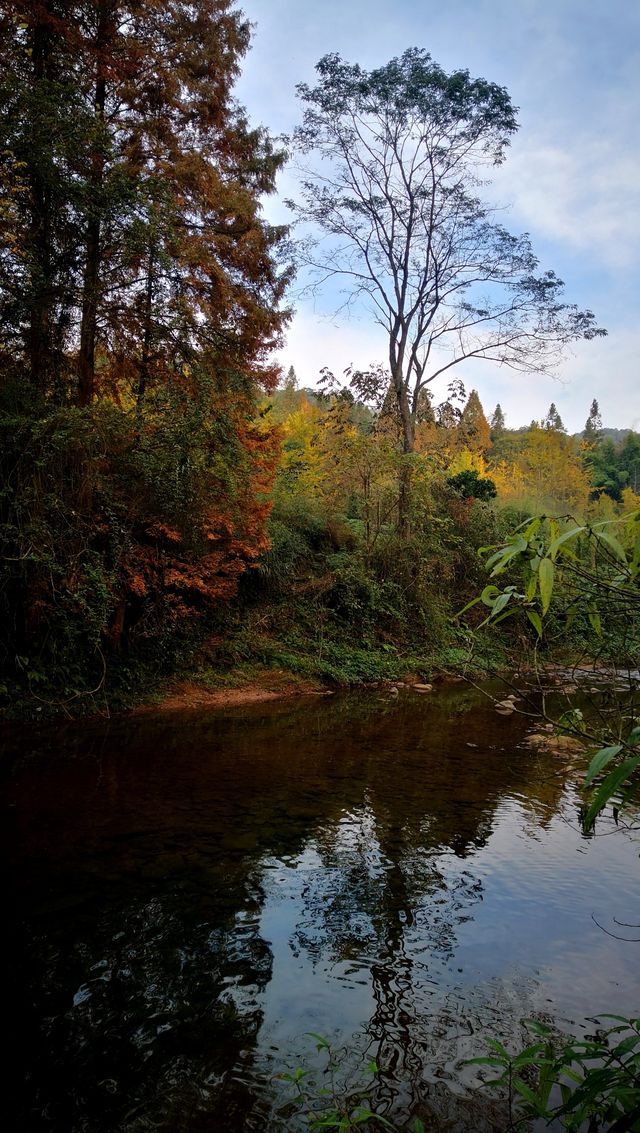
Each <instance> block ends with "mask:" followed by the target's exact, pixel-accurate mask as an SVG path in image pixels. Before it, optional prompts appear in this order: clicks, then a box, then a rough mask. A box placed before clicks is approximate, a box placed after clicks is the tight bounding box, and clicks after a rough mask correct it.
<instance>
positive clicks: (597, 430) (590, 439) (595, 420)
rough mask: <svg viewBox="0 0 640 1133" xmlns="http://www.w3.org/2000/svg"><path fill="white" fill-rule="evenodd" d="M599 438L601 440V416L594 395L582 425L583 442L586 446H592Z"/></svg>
mask: <svg viewBox="0 0 640 1133" xmlns="http://www.w3.org/2000/svg"><path fill="white" fill-rule="evenodd" d="M600 440H602V417H601V416H600V408H599V406H598V402H597V401H596V399H595V397H594V399H593V401H592V402H591V409H590V410H589V416H588V417H587V420H586V423H585V426H584V434H583V442H584V444H585V445H586V446H587V447H593V446H594V445H596V444H597V443H598V441H600Z"/></svg>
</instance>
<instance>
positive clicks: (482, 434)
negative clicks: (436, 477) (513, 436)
mask: <svg viewBox="0 0 640 1133" xmlns="http://www.w3.org/2000/svg"><path fill="white" fill-rule="evenodd" d="M459 429H460V442H461V444H462V445H463V446H464V448H468V449H471V451H472V452H485V451H486V450H487V449H488V448H489V443H490V431H489V422H488V421H487V418H486V417H485V415H484V410H483V408H482V402H481V401H480V398H479V396H478V391H477V390H475V389H472V390H471V393H470V394H469V398H468V400H467V404H466V405H465V407H464V409H463V410H462V414H461V417H460V426H459Z"/></svg>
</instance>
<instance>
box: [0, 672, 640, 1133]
mask: <svg viewBox="0 0 640 1133" xmlns="http://www.w3.org/2000/svg"><path fill="white" fill-rule="evenodd" d="M528 727H529V723H528V721H527V720H525V719H522V718H521V717H519V716H510V717H499V716H497V715H496V714H495V712H494V710H493V708H492V707H491V705H490V704H489V703H488V702H487V701H486V700H485V699H483V698H482V697H481V696H480V695H479V694H477V693H475V692H473V691H472V690H468V689H466V688H465V687H464V686H453V687H450V688H444V689H443V690H441V691H440V692H438V693H437V694H435V695H433V696H419V695H418V694H415V693H410V692H409V691H408V690H406V691H403V693H402V694H401V696H400V697H399V698H398V700H397V701H394V700H391V699H390V698H388V697H386V696H383V695H377V694H374V693H371V694H367V695H361V696H355V695H350V696H340V697H334V698H331V699H324V698H323V699H317V700H313V701H311V702H301V703H299V704H294V705H293V706H292V705H291V702H286V703H282V704H279V705H269V706H267V707H265V706H264V705H261V706H258V707H256V708H254V709H252V710H249V709H235V710H232V711H229V712H226V713H220V712H218V713H215V712H209V713H207V712H203V711H202V710H197V711H193V712H183V713H179V714H175V715H171V716H167V715H160V714H158V715H156V716H154V715H150V716H143V717H137V718H129V719H121V720H118V721H113V722H93V723H91V724H85V725H65V726H56V727H53V728H49V729H46V730H44V729H43V730H41V731H40V730H39V731H36V732H29V733H26V734H25V733H22V734H20V735H19V736H17V737H16V742H18V741H19V743H20V745H21V746H22V747H23V749H25V750H24V753H23V756H22V758H21V759H20V760H18V761H16V762H11V761H9V763H8V768H7V770H6V774H5V777H4V782H3V785H2V805H3V809H4V811H5V816H4V822H3V834H2V838H3V842H4V846H3V850H4V853H3V860H4V862H5V863H6V876H5V878H4V887H5V892H6V894H7V906H8V910H9V913H10V917H9V925H8V927H7V929H6V930H5V943H6V944H7V945H8V946H9V952H10V956H9V961H10V966H7V968H6V970H7V971H10V972H11V979H10V988H9V992H10V999H11V1001H12V1011H11V1014H10V1021H9V1026H8V1028H7V1034H8V1035H9V1036H10V1040H11V1044H12V1052H13V1057H14V1059H15V1063H16V1065H15V1067H14V1069H13V1072H12V1074H11V1076H10V1078H9V1083H10V1085H9V1090H8V1097H7V1098H6V1099H5V1109H7V1108H8V1110H9V1113H10V1115H11V1120H10V1127H11V1128H12V1129H15V1130H16V1131H18V1130H25V1131H32V1130H33V1131H34V1133H36V1131H37V1133H41V1131H42V1133H45V1131H46V1133H138V1131H143V1130H144V1131H146V1130H159V1131H166V1133H169V1131H172V1133H173V1131H178V1133H181V1131H184V1133H187V1131H188V1133H200V1131H202V1133H204V1131H205V1130H206V1131H207V1133H213V1131H215V1130H230V1131H234V1130H245V1129H246V1130H262V1129H269V1130H272V1129H273V1130H275V1129H294V1128H297V1127H298V1126H297V1124H296V1118H295V1116H294V1114H293V1112H292V1111H291V1110H290V1108H288V1106H287V1101H288V1099H289V1097H290V1090H289V1088H288V1087H286V1086H285V1085H284V1084H283V1083H282V1082H280V1081H279V1080H278V1078H277V1077H276V1076H277V1074H278V1073H279V1072H281V1071H283V1070H292V1069H294V1068H295V1067H296V1066H298V1065H302V1064H303V1063H304V1064H305V1065H307V1066H313V1065H321V1063H319V1062H317V1061H315V1062H314V1059H316V1056H315V1053H314V1045H313V1041H312V1040H311V1039H309V1038H308V1037H307V1036H306V1032H309V1031H313V1032H318V1033H320V1034H322V1035H324V1036H326V1037H327V1038H328V1039H329V1040H330V1041H331V1043H332V1044H333V1045H334V1046H335V1048H336V1050H337V1051H339V1052H340V1071H339V1073H338V1078H339V1080H340V1081H339V1085H340V1088H342V1084H343V1083H344V1084H345V1088H346V1089H349V1088H351V1087H354V1086H355V1085H356V1084H357V1083H358V1082H362V1081H365V1080H366V1081H371V1080H370V1079H366V1076H364V1067H365V1066H366V1064H367V1063H368V1062H369V1061H370V1060H371V1059H372V1058H374V1059H375V1060H376V1061H377V1062H378V1065H379V1066H380V1068H381V1072H380V1074H379V1076H378V1078H377V1079H376V1080H375V1082H373V1084H374V1086H375V1102H376V1105H377V1106H378V1107H379V1108H380V1111H381V1112H383V1113H385V1114H387V1116H389V1117H391V1118H392V1119H393V1120H394V1121H395V1122H396V1123H397V1124H398V1126H399V1127H402V1125H403V1124H404V1123H407V1122H408V1121H409V1119H410V1118H411V1117H412V1116H415V1115H420V1116H421V1117H422V1118H423V1119H424V1120H425V1122H429V1123H430V1124H429V1127H430V1128H432V1129H435V1130H442V1131H454V1130H471V1129H473V1130H478V1131H480V1130H482V1129H486V1130H497V1129H502V1128H504V1113H503V1112H502V1110H501V1108H500V1105H499V1104H498V1103H495V1102H491V1103H489V1102H487V1101H484V1100H482V1099H481V1098H479V1097H478V1096H477V1095H476V1094H474V1093H473V1090H472V1087H473V1086H474V1083H475V1082H476V1081H477V1079H475V1078H474V1071H473V1069H472V1068H469V1067H465V1066H463V1065H462V1063H463V1060H464V1059H465V1058H468V1057H472V1056H474V1055H477V1054H481V1053H483V1036H485V1035H486V1034H492V1035H494V1036H496V1037H499V1038H502V1039H503V1041H507V1042H510V1043H517V1042H520V1041H521V1040H522V1039H523V1037H524V1034H525V1032H523V1029H522V1024H521V1020H522V1019H523V1018H526V1017H528V1016H532V1015H536V1016H537V1017H539V1018H543V1019H546V1020H548V1021H552V1022H555V1023H558V1024H559V1025H560V1026H563V1027H566V1028H568V1029H573V1030H579V1029H580V1028H581V1027H584V1025H585V1024H584V1022H583V1020H584V1017H585V1016H587V1015H593V1014H595V1013H597V1012H598V1011H611V1012H621V1013H625V1014H630V1013H632V1012H633V1011H636V1012H637V1011H638V1007H639V1006H640V995H639V992H640V976H639V974H638V969H639V965H638V945H635V946H634V945H633V944H628V943H624V942H623V941H619V940H615V939H613V938H612V937H611V936H609V935H607V933H606V932H605V931H604V929H607V930H609V931H617V932H621V930H619V929H616V928H615V921H614V918H617V919H618V920H622V921H631V922H633V921H637V920H638V919H639V918H638V916H637V906H638V900H637V898H638V849H639V847H638V844H637V842H635V841H634V839H633V836H630V835H629V834H628V833H625V832H624V831H616V830H615V828H613V827H610V826H606V825H603V826H601V833H602V835H603V836H599V837H596V838H585V837H584V836H582V835H581V833H580V831H579V828H578V806H579V802H578V797H577V793H576V783H577V780H578V770H577V769H567V767H566V764H565V763H564V762H563V761H560V760H558V758H557V757H556V756H552V755H549V754H540V753H539V752H532V751H530V750H528V749H527V748H526V746H524V745H523V743H522V741H523V738H524V736H525V732H526V731H527V728H528ZM599 926H602V927H599ZM631 935H633V934H631ZM635 935H637V934H635Z"/></svg>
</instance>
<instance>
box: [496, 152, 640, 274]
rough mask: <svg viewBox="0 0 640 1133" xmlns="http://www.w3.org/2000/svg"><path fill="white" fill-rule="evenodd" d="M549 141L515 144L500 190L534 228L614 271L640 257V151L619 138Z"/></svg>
mask: <svg viewBox="0 0 640 1133" xmlns="http://www.w3.org/2000/svg"><path fill="white" fill-rule="evenodd" d="M549 137H550V135H546V138H541V137H538V138H535V137H534V138H528V139H527V140H524V139H523V140H522V141H521V142H519V143H518V144H517V145H515V146H514V148H513V150H512V152H511V154H510V156H509V161H508V162H507V164H506V165H505V167H504V169H503V170H500V172H499V175H498V177H497V178H496V182H495V189H496V190H497V191H498V192H499V193H500V194H501V195H503V196H504V195H507V196H508V198H509V199H510V200H511V201H512V202H513V206H514V217H515V218H517V220H518V222H519V223H520V224H521V225H522V226H523V227H526V228H527V229H529V230H532V231H533V232H534V233H536V234H539V235H542V236H544V237H547V238H549V239H552V240H555V241H559V242H561V243H565V244H568V245H569V246H571V247H572V248H574V249H578V250H580V251H581V252H586V253H588V255H589V257H590V259H591V260H592V261H598V260H599V261H601V262H602V263H603V264H606V266H607V267H608V268H611V269H617V268H620V267H632V266H635V265H637V262H638V259H639V258H640V177H639V173H638V163H637V157H636V155H635V154H630V153H629V152H628V151H627V152H625V151H624V150H621V149H620V147H619V146H618V145H617V143H616V141H615V140H614V139H607V138H589V137H584V136H583V137H581V138H576V139H574V140H573V141H572V142H571V144H570V145H567V146H566V147H564V148H560V147H559V146H554V145H551V144H550V142H549V140H548V139H549Z"/></svg>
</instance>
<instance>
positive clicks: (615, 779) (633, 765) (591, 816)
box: [584, 756, 640, 830]
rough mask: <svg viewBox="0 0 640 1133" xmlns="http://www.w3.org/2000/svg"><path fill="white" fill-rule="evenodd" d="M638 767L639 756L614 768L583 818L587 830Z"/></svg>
mask: <svg viewBox="0 0 640 1133" xmlns="http://www.w3.org/2000/svg"><path fill="white" fill-rule="evenodd" d="M639 766H640V756H635V758H634V759H626V760H625V761H624V763H621V764H620V766H619V767H616V768H615V770H614V771H612V772H611V773H610V774H609V775H607V777H606V779H605V780H604V782H603V783H602V785H601V786H600V789H599V790H598V791H597V793H596V795H595V796H594V798H593V800H592V802H591V803H590V805H589V808H588V810H587V813H586V814H585V816H584V825H585V827H586V828H587V830H588V829H589V828H590V827H591V826H592V825H593V822H594V820H595V818H596V817H597V816H598V815H599V814H600V811H601V810H602V808H603V807H604V806H606V804H607V803H608V802H609V799H611V798H612V796H613V795H615V793H616V791H617V790H618V788H619V787H621V786H622V784H623V783H624V782H625V780H626V779H628V778H629V776H630V775H633V772H634V771H635V770H636V769H637V768H638V767H639Z"/></svg>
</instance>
